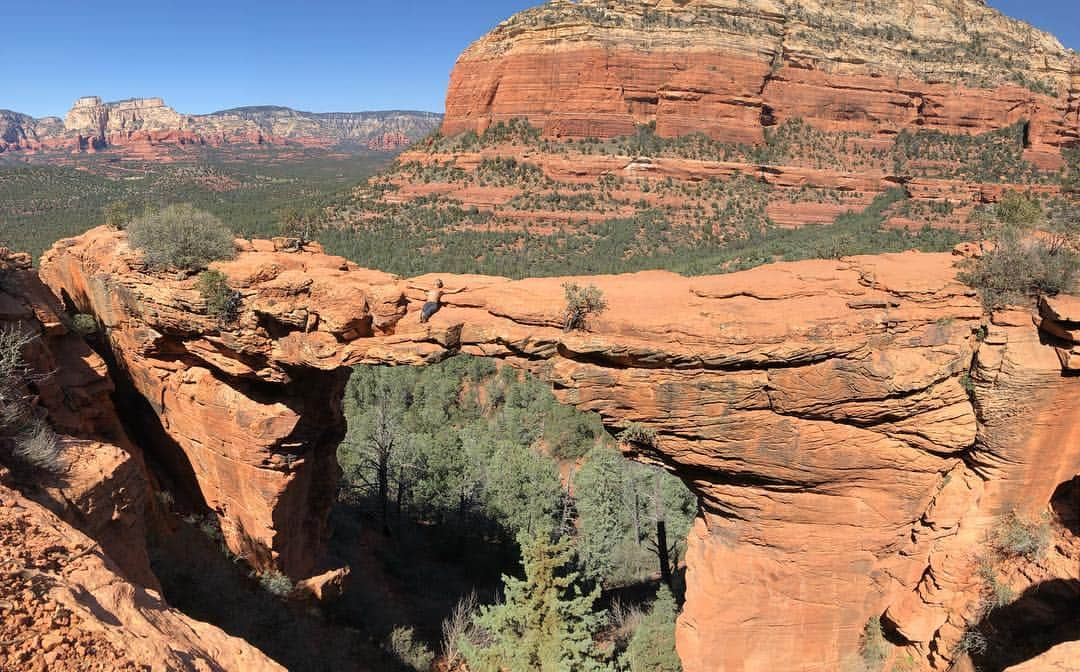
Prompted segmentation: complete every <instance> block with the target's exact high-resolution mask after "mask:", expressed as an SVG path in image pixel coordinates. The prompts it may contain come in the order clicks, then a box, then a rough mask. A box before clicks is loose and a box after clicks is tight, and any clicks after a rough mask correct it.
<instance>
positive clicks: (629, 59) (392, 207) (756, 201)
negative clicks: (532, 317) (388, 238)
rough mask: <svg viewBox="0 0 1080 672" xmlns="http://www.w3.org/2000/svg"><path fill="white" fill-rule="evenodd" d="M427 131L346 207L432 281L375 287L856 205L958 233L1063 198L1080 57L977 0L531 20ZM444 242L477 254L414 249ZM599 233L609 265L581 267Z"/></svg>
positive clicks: (749, 231)
mask: <svg viewBox="0 0 1080 672" xmlns="http://www.w3.org/2000/svg"><path fill="white" fill-rule="evenodd" d="M441 131H442V132H441V134H439V135H432V136H430V137H429V138H427V139H425V140H424V141H423V142H421V143H417V144H415V145H413V146H412V147H410V148H409V149H407V150H406V151H405V152H403V153H402V154H401V155H400V156H399V160H398V162H397V163H396V164H394V165H393V166H392V167H391V168H390V169H389V170H388V171H386V172H385V173H384V174H382V175H381V176H379V177H376V178H374V179H372V180H370V181H368V182H367V183H365V184H364V185H361V186H360V187H358V188H357V189H356V190H355V192H354V198H353V199H352V201H351V202H349V203H346V204H342V205H340V206H338V207H337V219H338V220H340V222H341V224H342V225H343V226H350V227H352V228H355V229H356V230H357V231H358V232H359V236H360V237H362V238H366V240H364V242H363V243H362V244H360V245H359V246H361V247H362V246H369V245H373V244H376V245H377V244H378V243H377V239H378V238H377V235H375V234H374V233H373V232H381V231H386V230H394V231H399V230H405V231H406V232H408V233H414V234H415V235H413V236H412V239H411V240H410V241H409V244H410V245H412V246H420V247H422V254H423V255H424V256H425V258H427V259H430V266H423V265H421V264H417V263H402V264H399V265H397V266H395V267H393V268H391V267H390V266H389V265H388V264H391V263H395V262H393V261H387V260H381V263H382V265H383V267H385V268H387V269H388V270H395V271H399V272H408V273H410V274H412V273H415V272H417V269H418V268H422V269H423V270H425V271H426V270H429V269H432V270H435V269H439V268H440V267H444V268H446V267H451V266H452V265H453V264H454V262H455V261H457V260H460V259H461V258H463V257H470V258H477V260H478V262H479V263H480V264H481V267H482V268H484V269H485V270H488V272H492V271H491V270H490V269H498V268H501V267H502V266H505V265H510V264H514V263H515V260H514V259H513V254H512V252H513V251H516V250H518V249H520V247H527V248H528V249H529V251H530V256H531V257H532V258H534V259H540V260H548V259H554V260H555V263H551V264H548V265H547V266H546V267H545V268H543V269H542V271H543V273H545V274H547V273H556V272H557V271H555V270H554V268H553V267H557V266H558V265H561V264H565V265H568V266H570V267H571V268H575V269H597V270H614V271H618V270H637V269H640V268H643V267H649V266H651V265H660V264H659V263H657V262H658V260H659V259H658V258H660V257H665V258H667V259H672V260H677V261H672V262H671V263H680V264H682V266H680V267H681V268H696V266H695V264H697V263H698V262H697V259H698V258H704V259H706V260H708V261H711V260H713V259H717V258H723V257H726V256H727V255H728V254H729V252H728V251H727V250H725V249H724V248H725V247H730V246H727V245H725V243H727V242H728V241H731V240H736V241H745V240H746V239H747V238H753V237H754V236H756V235H757V234H759V233H762V232H765V233H766V235H770V229H771V228H774V227H780V228H786V229H794V228H801V227H804V226H806V225H809V224H832V223H834V222H837V223H839V224H841V225H843V224H845V223H846V224H850V222H851V220H850V219H845V218H844V217H843V216H844V215H845V214H846V213H848V212H849V211H851V212H854V213H860V212H868V217H867V219H868V220H872V219H877V218H880V219H881V220H882V222H881V225H882V226H883V227H885V228H888V229H893V230H907V231H908V232H909V233H912V234H915V233H917V232H922V231H923V229H924V228H926V227H930V228H933V229H957V230H961V231H965V230H969V229H970V228H972V227H973V223H972V222H973V221H974V220H973V217H972V215H973V214H977V213H976V211H977V209H979V208H981V207H982V206H984V205H986V204H990V203H995V202H997V201H998V200H1000V198H1001V197H1002V195H1003V194H1004V193H1006V192H1008V191H1016V190H1019V191H1028V190H1031V191H1034V192H1036V193H1039V194H1046V195H1047V196H1050V197H1055V198H1056V197H1057V196H1058V195H1059V193H1060V185H1061V184H1062V179H1061V178H1062V171H1063V170H1070V171H1071V172H1073V173H1075V172H1076V171H1080V166H1074V167H1071V168H1070V167H1069V166H1068V163H1069V156H1075V155H1072V154H1068V153H1067V152H1065V151H1064V150H1065V149H1067V148H1069V147H1071V146H1074V145H1076V144H1077V143H1080V56H1077V54H1076V53H1075V52H1073V51H1070V50H1068V49H1066V48H1064V47H1063V46H1062V45H1061V44H1060V42H1058V40H1056V39H1055V38H1054V37H1053V36H1051V35H1049V34H1047V33H1044V32H1042V31H1039V30H1036V29H1035V28H1033V27H1031V26H1029V25H1027V24H1024V23H1022V22H1020V21H1017V20H1014V19H1010V18H1008V17H1006V16H1004V15H1002V14H1001V13H999V12H997V11H996V10H994V9H992V8H990V7H988V6H986V4H985V3H984V2H982V1H981V0H932V1H930V2H926V1H923V0H902V1H901V2H892V3H882V2H878V1H877V0H860V1H857V2H850V1H848V0H740V1H735V0H629V1H627V2H612V1H611V0H582V1H581V2H561V1H560V2H546V3H543V4H542V5H540V6H537V7H535V8H533V9H529V10H526V11H523V12H520V13H518V14H516V15H514V16H513V17H511V18H509V19H507V20H506V21H504V22H503V23H501V24H499V25H498V26H496V27H495V28H494V29H493V30H491V31H490V32H489V33H488V34H487V35H485V36H484V37H482V38H481V39H479V40H477V41H476V42H475V43H474V44H472V45H471V46H470V47H468V48H467V49H466V50H465V51H464V53H462V54H461V56H460V57H459V59H458V61H457V63H456V65H455V67H454V70H453V73H452V75H451V80H450V85H449V88H448V90H447V94H446V117H445V119H444V121H443V124H442V128H441ZM887 192H900V193H901V194H902V195H903V197H904V198H902V199H899V200H894V201H892V202H891V203H890V204H889V205H888V207H885V208H883V209H880V210H871V209H870V208H869V206H870V205H871V204H872V203H873V201H874V199H875V197H877V196H881V195H882V194H886V193H887ZM889 197H890V198H891V194H890V196H889ZM400 222H408V224H409V225H408V226H407V227H402V226H401V225H400ZM837 228H844V226H840V227H837ZM446 230H453V231H467V232H469V235H467V236H461V237H460V238H459V241H457V242H460V239H461V238H465V239H468V238H470V237H475V238H479V237H481V236H482V235H484V234H488V235H487V237H488V238H489V239H493V240H494V242H493V243H491V244H490V247H491V253H490V254H489V253H488V250H487V249H485V248H484V247H483V246H482V245H475V247H474V248H473V249H468V250H467V251H466V250H465V249H463V248H464V247H466V246H467V243H468V242H471V241H468V240H466V241H465V243H464V244H462V245H450V246H447V245H442V244H440V243H436V242H432V243H431V244H428V243H427V241H428V240H431V241H436V240H438V239H439V238H440V236H442V235H443V234H444V232H445V231H446ZM612 232H618V233H617V234H613V233H612ZM474 234H475V235H474ZM829 235H834V236H835V237H836V238H837V239H841V240H842V239H843V238H844V236H845V235H846V234H845V233H843V232H840V231H835V232H830V233H825V232H822V236H823V237H826V236H829ZM515 236H516V239H515ZM598 238H599V239H602V240H604V242H605V243H606V249H605V252H603V253H601V254H602V255H603V256H604V257H605V259H607V260H618V261H617V262H616V261H606V262H605V263H602V264H601V263H597V262H596V261H595V260H592V259H589V258H588V257H589V255H588V254H583V253H581V251H582V250H591V249H593V248H594V245H593V241H594V240H596V239H598ZM927 238H933V236H929V235H928V236H927ZM627 239H630V240H631V241H632V242H626V243H623V242H622V241H623V240H627ZM924 240H925V239H924ZM612 241H616V242H615V243H612ZM638 241H642V244H640V245H637V244H635V243H637V242H638ZM920 244H922V243H920ZM611 248H614V249H611ZM448 250H450V251H448ZM506 250H510V251H511V252H510V253H508V252H506ZM747 254H748V256H751V253H749V252H748V253H747ZM493 259H495V260H496V261H492V260H493ZM503 259H505V260H506V261H507V262H508V264H501V263H500V262H501V261H502V260H503ZM643 260H645V261H643ZM742 261H745V259H738V260H734V261H730V262H729V263H733V264H738V263H739V262H742ZM489 263H490V265H485V264H489ZM541 263H542V262H541ZM523 265H527V266H530V267H531V268H530V269H529V270H523V271H520V272H522V274H523V275H535V274H536V273H537V271H536V270H533V269H535V268H536V266H538V265H540V264H539V263H536V262H531V261H530V262H528V263H525V264H523ZM453 268H456V269H462V270H464V269H465V268H466V267H464V266H461V265H454V266H453ZM514 270H515V271H516V270H517V269H514ZM494 272H499V271H497V270H495V271H494Z"/></svg>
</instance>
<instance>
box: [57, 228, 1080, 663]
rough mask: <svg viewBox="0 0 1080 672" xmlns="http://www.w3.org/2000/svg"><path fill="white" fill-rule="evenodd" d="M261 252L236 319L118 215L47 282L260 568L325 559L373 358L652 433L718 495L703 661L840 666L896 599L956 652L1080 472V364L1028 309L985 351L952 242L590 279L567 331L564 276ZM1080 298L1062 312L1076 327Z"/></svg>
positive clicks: (702, 596) (685, 472)
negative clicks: (1057, 494) (998, 531)
mask: <svg viewBox="0 0 1080 672" xmlns="http://www.w3.org/2000/svg"><path fill="white" fill-rule="evenodd" d="M242 249H243V251H242V252H241V254H240V255H239V257H238V258H237V259H236V260H235V261H231V262H227V263H221V264H216V265H215V267H216V268H218V269H219V270H221V271H222V272H224V273H225V274H226V275H227V276H228V277H229V281H230V283H231V284H232V286H234V287H235V288H237V289H238V290H239V291H240V292H241V293H242V295H243V311H242V315H241V317H240V318H239V320H238V321H237V322H236V324H235V325H232V326H230V327H228V328H221V327H220V326H219V325H218V324H217V323H216V321H214V320H213V319H211V318H210V317H208V316H207V315H206V314H205V305H204V304H203V302H202V299H201V298H200V297H199V295H198V293H197V292H196V291H195V290H194V282H195V280H194V278H188V279H174V278H168V277H163V276H160V275H152V274H149V273H147V271H146V269H145V268H144V267H143V266H142V265H141V261H140V257H139V255H138V254H137V253H135V252H133V251H132V250H130V249H129V248H128V246H127V242H126V238H125V235H124V234H123V233H119V232H112V231H108V230H105V229H95V230H93V231H91V232H88V233H87V234H85V235H84V236H81V237H79V238H75V239H70V240H67V241H61V242H60V243H58V244H57V246H56V247H54V249H53V250H51V251H50V252H48V253H47V254H46V255H45V257H44V260H43V270H42V274H43V277H44V278H45V280H46V282H47V283H48V284H49V286H50V287H51V288H52V289H53V290H54V291H56V292H58V293H60V292H62V293H65V294H66V295H67V296H69V297H70V298H71V300H72V301H73V302H74V303H75V304H76V305H77V306H78V307H79V309H80V310H83V311H87V312H92V313H93V314H95V315H97V316H98V318H99V319H100V320H101V321H102V322H103V323H104V324H105V325H106V327H107V329H108V336H109V340H110V343H111V345H112V348H113V351H114V353H115V355H116V357H117V360H118V362H119V364H120V365H121V366H122V367H123V369H124V370H125V371H126V373H127V375H128V376H130V378H131V380H132V381H133V382H134V384H135V387H136V388H137V389H138V390H139V391H140V392H141V393H142V394H143V395H144V396H145V397H146V398H147V399H148V400H149V401H150V403H151V406H152V407H153V410H154V413H155V414H156V415H157V417H158V419H159V421H160V423H161V424H162V426H163V427H164V429H165V432H166V433H167V435H168V436H169V437H171V439H172V440H173V441H175V443H176V446H177V448H178V450H177V451H176V452H175V453H174V454H173V455H172V459H173V460H174V469H175V470H177V471H178V472H179V471H180V470H182V469H187V470H188V472H189V473H190V474H192V480H193V481H194V484H193V487H194V488H196V489H197V490H198V491H199V492H201V494H202V496H203V497H204V498H205V501H206V502H207V504H208V505H209V506H210V507H211V508H212V509H214V510H215V511H216V512H217V513H218V515H219V517H220V519H221V520H222V523H223V524H222V527H223V529H225V530H226V532H227V534H228V535H229V536H228V541H229V544H230V546H231V547H232V548H233V550H234V551H237V552H240V553H242V554H244V555H246V556H247V557H248V558H249V559H250V560H251V561H252V562H253V563H254V564H256V566H258V567H260V568H263V569H265V568H269V567H270V566H275V565H276V566H279V567H282V568H284V569H285V570H286V571H287V572H289V573H291V574H293V575H294V576H301V575H303V574H304V573H305V572H308V571H309V570H310V569H311V568H312V567H313V566H314V558H313V554H314V553H315V552H316V551H317V547H318V542H319V540H320V538H321V536H322V535H323V533H324V531H325V527H324V521H325V514H326V511H327V509H328V507H329V505H330V501H331V498H332V497H333V492H334V489H335V480H336V477H337V466H336V463H335V461H334V447H335V445H336V441H337V439H338V438H340V436H341V433H342V429H343V420H342V418H341V413H340V385H341V382H342V381H343V379H344V375H345V371H344V369H343V367H347V366H349V365H352V364H356V363H390V364H412V365H422V364H424V363H428V362H432V361H436V360H438V359H441V358H443V357H445V356H447V355H448V354H451V353H454V352H465V353H470V354H476V355H482V356H491V357H499V358H502V359H504V360H505V361H506V362H507V363H509V364H511V365H513V366H518V367H522V368H527V369H529V370H532V371H533V372H535V373H536V374H537V375H540V376H542V377H544V378H545V379H547V380H550V381H551V382H552V383H553V384H554V388H555V391H556V394H557V396H558V397H559V398H560V399H561V400H562V401H564V402H566V403H570V404H574V405H575V406H577V407H579V408H581V409H585V410H590V411H595V412H597V413H599V414H600V415H601V417H602V418H603V419H604V421H605V423H607V424H608V425H609V426H612V427H618V426H622V425H625V424H626V423H628V422H642V423H645V424H647V425H649V426H652V427H654V428H655V429H657V430H658V432H659V436H660V439H659V441H658V444H657V445H656V446H655V447H654V448H652V449H650V455H649V457H650V458H651V459H659V460H661V461H662V462H663V463H664V464H666V465H667V466H668V468H670V469H672V470H673V471H675V472H676V473H677V474H679V475H681V476H682V477H683V478H684V479H685V480H686V482H687V483H688V485H689V486H690V487H691V488H692V489H693V490H694V492H696V493H697V495H698V497H699V499H700V503H701V513H700V515H699V518H698V520H697V523H696V524H695V527H694V529H693V531H692V533H691V537H690V540H689V551H688V556H687V564H688V571H687V602H686V607H685V610H684V612H683V614H682V616H681V618H680V621H679V628H678V646H679V651H680V654H681V656H682V658H683V663H684V667H685V669H687V670H688V671H689V672H697V671H703V670H746V671H751V670H776V669H800V670H813V671H822V672H824V671H825V670H835V669H837V668H838V666H840V665H841V664H843V663H844V662H845V660H846V659H847V658H848V657H849V656H852V655H855V651H856V650H857V647H858V641H859V632H860V631H861V629H862V627H863V624H864V623H865V622H866V620H867V618H869V617H871V616H875V615H880V614H884V616H885V618H887V619H889V620H890V621H891V622H893V623H894V624H895V626H896V628H897V629H898V631H900V632H902V633H904V636H905V637H907V638H908V640H909V641H910V647H911V648H910V651H911V652H912V653H913V655H917V656H918V657H919V658H920V659H922V660H924V661H926V662H927V663H930V664H933V665H935V666H936V667H939V668H943V667H945V666H946V665H948V664H949V662H950V659H949V656H948V655H947V653H944V652H948V651H950V650H951V648H952V644H953V643H954V642H955V641H956V639H957V638H958V637H959V635H960V629H959V627H958V625H957V624H958V623H962V621H963V618H964V617H965V615H966V614H967V613H968V610H970V608H971V603H972V601H973V599H974V597H975V596H974V595H973V593H972V590H971V583H970V577H971V576H972V575H973V571H974V570H973V567H972V563H973V555H972V554H973V552H977V551H978V548H979V544H980V543H981V539H982V537H983V534H984V531H985V530H986V529H987V528H988V527H989V526H990V525H992V524H993V522H994V520H996V518H995V517H996V516H997V515H999V514H1000V513H1003V512H1005V511H1008V510H1012V509H1015V510H1017V511H1019V512H1021V513H1025V514H1028V513H1035V512H1041V511H1042V510H1043V509H1045V507H1046V505H1047V501H1048V499H1049V494H1050V492H1052V491H1053V489H1054V488H1055V487H1056V486H1057V484H1058V483H1061V482H1062V481H1064V480H1067V479H1069V478H1071V476H1072V475H1073V474H1076V473H1078V472H1080V436H1078V435H1077V432H1080V406H1078V404H1077V401H1076V400H1077V398H1078V396H1077V392H1078V388H1077V385H1078V383H1080V378H1076V377H1064V376H1063V375H1062V360H1061V359H1060V358H1059V351H1060V349H1061V348H1055V347H1051V346H1046V345H1043V344H1042V343H1040V333H1039V330H1038V329H1037V328H1036V325H1035V322H1034V321H1033V319H1032V316H1031V315H1030V314H1027V315H1026V319H1027V321H1024V319H1018V318H1016V317H1015V316H1013V317H1006V318H1002V320H1003V323H1007V324H1008V325H1009V326H998V325H997V324H994V325H990V329H989V333H988V336H987V338H986V340H985V342H980V341H979V340H978V339H977V338H976V335H975V332H976V330H977V328H978V327H979V326H980V324H982V322H983V316H982V310H981V308H980V305H979V302H978V300H977V298H976V297H975V296H974V294H973V292H972V291H971V290H970V289H968V288H966V287H964V286H962V285H960V284H958V283H957V282H956V281H955V278H954V274H955V270H954V269H953V259H952V257H950V255H942V254H918V253H906V254H893V255H882V256H879V257H854V258H850V259H844V260H841V261H807V262H799V263H787V264H776V265H773V266H767V267H760V268H757V269H754V270H752V271H747V272H742V273H735V274H731V275H726V276H715V277H699V278H684V277H680V276H676V275H673V274H670V273H665V272H647V273H639V274H635V275H629V276H612V277H596V278H589V279H588V281H589V282H594V283H595V284H596V285H597V286H598V287H600V288H601V289H602V290H603V292H604V294H605V296H606V298H607V300H608V303H609V309H608V311H607V312H605V313H604V314H603V315H601V316H600V317H599V318H597V319H595V320H594V321H593V323H592V324H591V326H590V331H589V332H587V333H569V334H567V333H564V332H563V330H562V329H561V328H560V317H559V316H560V314H561V311H562V308H563V291H562V287H561V284H562V282H563V279H558V278H547V279H532V280H523V281H509V280H506V279H503V278H492V277H475V276H471V277H455V278H446V280H447V283H448V284H449V285H450V286H460V285H468V286H469V287H470V288H471V289H470V291H468V292H465V293H463V294H460V295H455V296H453V297H449V300H448V305H447V306H446V307H444V308H443V310H442V311H440V312H439V313H438V314H437V315H436V316H435V317H434V318H433V319H432V321H431V322H430V323H429V324H427V325H421V324H419V322H418V318H417V311H418V308H419V305H420V302H421V300H422V297H421V296H420V295H419V294H415V293H414V292H412V290H408V289H407V286H406V283H405V282H404V281H403V280H402V279H400V278H397V277H394V276H391V275H388V274H385V273H379V272H374V271H368V270H364V269H361V268H358V267H357V266H355V265H354V264H351V263H348V262H346V261H345V260H344V259H341V258H338V257H329V256H326V255H324V254H321V252H320V251H319V249H318V247H317V246H313V247H312V248H310V249H309V250H308V251H301V252H293V253H288V252H284V251H282V246H281V245H275V244H272V243H269V242H267V241H253V242H251V243H247V242H244V243H243V244H242ZM431 280H433V278H419V279H417V280H415V281H414V282H418V283H420V284H423V283H425V282H429V281H431ZM1065 306H1071V304H1068V303H1063V302H1060V301H1059V302H1058V303H1054V304H1052V305H1051V307H1050V308H1048V309H1046V311H1044V315H1045V314H1046V313H1047V311H1049V312H1052V313H1053V314H1052V315H1050V316H1048V317H1044V318H1043V320H1048V319H1049V320H1053V321H1055V322H1057V323H1059V325H1060V326H1061V327H1062V328H1064V329H1071V328H1072V323H1071V322H1070V321H1069V320H1068V319H1065V318H1066V317H1068V318H1071V307H1069V308H1066V307H1065ZM1061 311H1064V312H1065V313H1067V314H1066V315H1062V314H1061ZM1059 318H1060V319H1059ZM1044 329H1045V328H1044ZM1068 361H1071V360H1068ZM969 371H970V373H969ZM965 375H970V379H971V380H972V381H973V383H974V390H975V392H974V394H975V400H976V401H975V405H974V406H973V404H972V402H971V400H970V398H969V395H968V392H967V391H966V390H965V387H964V385H963V384H962V381H963V380H964V376H965ZM1017 412H1019V413H1021V415H1019V416H1018V415H1017ZM1017 417H1022V418H1023V419H1024V420H1023V423H1022V425H1021V424H1018V423H1017V420H1016V418H1017ZM639 449H642V450H644V449H643V448H639ZM792 661H799V662H798V667H791V665H792Z"/></svg>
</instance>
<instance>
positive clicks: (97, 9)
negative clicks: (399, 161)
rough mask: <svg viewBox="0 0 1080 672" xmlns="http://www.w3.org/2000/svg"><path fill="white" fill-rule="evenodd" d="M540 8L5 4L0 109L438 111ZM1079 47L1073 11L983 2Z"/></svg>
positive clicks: (437, 3) (418, 3)
mask: <svg viewBox="0 0 1080 672" xmlns="http://www.w3.org/2000/svg"><path fill="white" fill-rule="evenodd" d="M540 2H541V0H394V1H389V0H308V1H307V2H302V1H299V0H297V1H285V0H261V1H254V0H240V1H236V0H217V1H216V2H209V1H207V0H185V1H182V2H181V1H176V0H151V1H150V2H147V1H146V0H139V1H138V2H133V1H130V0H104V1H102V2H91V1H89V0H31V1H30V2H27V1H26V0H21V1H16V0H0V7H3V12H0V15H2V16H3V25H4V26H5V28H4V31H3V37H2V38H0V62H2V63H4V64H5V66H6V67H5V68H4V76H3V87H2V89H0V108H9V109H14V110H17V111H20V112H25V113H27V114H32V115H35V116H44V115H46V114H56V115H62V114H63V113H64V112H65V111H66V110H67V109H68V107H69V106H70V105H71V103H72V101H73V100H74V99H75V98H77V97H78V96H82V95H99V96H102V97H103V98H105V99H106V100H116V99H120V98H129V97H134V96H161V97H163V98H165V101H166V102H167V103H169V104H170V105H172V106H173V107H174V108H176V109H177V110H179V111H181V112H185V113H203V112H212V111H214V110H217V109H222V108H227V107H235V106H239V105H265V104H275V105H288V106H290V107H296V108H299V109H305V110H313V111H359V110H374V109H390V108H399V109H421V110H433V111H437V112H441V111H442V109H443V99H444V95H445V92H446V83H447V81H448V79H449V75H450V70H451V68H452V67H453V64H454V60H455V59H456V58H457V56H458V54H459V53H461V51H462V50H463V49H464V48H465V47H466V46H467V45H468V44H469V43H470V42H471V41H473V40H475V39H476V38H478V37H480V36H481V35H483V34H484V33H485V32H487V30H488V29H490V28H491V27H492V26H494V25H495V24H497V23H498V22H499V21H501V20H503V19H505V18H506V17H508V16H510V15H511V14H513V13H514V12H516V11H518V10H520V9H524V8H525V7H529V6H532V5H535V4H539V3H540ZM990 4H991V5H992V6H994V7H997V8H998V9H1000V10H1002V11H1004V12H1005V13H1006V14H1010V15H1012V16H1016V17H1019V18H1023V19H1025V20H1027V21H1030V22H1031V23H1033V24H1035V25H1036V26H1038V27H1040V28H1043V29H1046V30H1049V31H1051V32H1053V33H1055V34H1056V35H1057V36H1058V37H1059V38H1060V39H1061V40H1062V42H1064V43H1065V45H1066V46H1070V47H1072V48H1074V49H1080V2H1077V1H1076V0H990Z"/></svg>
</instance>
